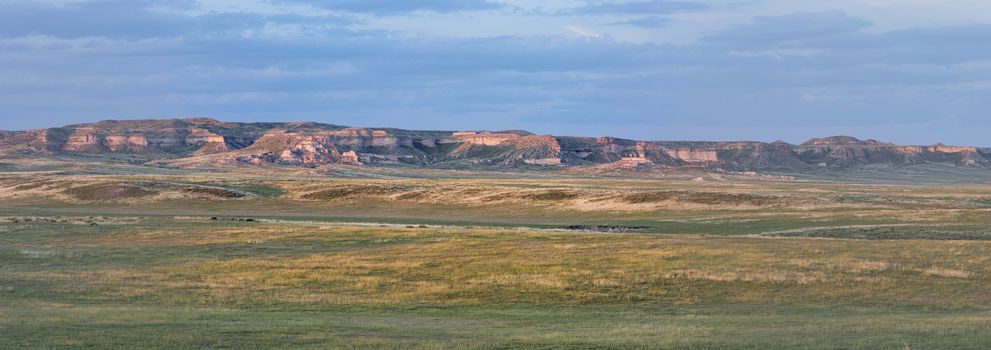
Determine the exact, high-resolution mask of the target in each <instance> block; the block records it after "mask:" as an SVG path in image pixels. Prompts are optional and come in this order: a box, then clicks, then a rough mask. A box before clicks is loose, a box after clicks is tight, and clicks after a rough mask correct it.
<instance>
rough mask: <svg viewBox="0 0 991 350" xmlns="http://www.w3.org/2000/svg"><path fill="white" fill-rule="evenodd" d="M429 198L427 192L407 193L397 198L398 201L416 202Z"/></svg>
mask: <svg viewBox="0 0 991 350" xmlns="http://www.w3.org/2000/svg"><path fill="white" fill-rule="evenodd" d="M426 196H427V192H425V191H416V192H406V193H403V194H401V195H399V196H397V197H396V199H398V200H404V201H407V200H416V199H420V198H423V197H426Z"/></svg>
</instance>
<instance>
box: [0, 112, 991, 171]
mask: <svg viewBox="0 0 991 350" xmlns="http://www.w3.org/2000/svg"><path fill="white" fill-rule="evenodd" d="M0 155H2V156H3V157H5V158H12V157H23V156H40V157H44V156H51V155H88V156H101V155H102V156H119V157H130V159H134V162H139V163H144V164H154V165H159V166H182V167H196V166H197V165H202V164H228V165H235V166H249V167H250V166H266V165H280V166H295V167H308V168H315V167H321V166H327V165H333V164H349V165H358V166H376V165H405V166H411V167H429V168H464V167H472V168H490V169H509V168H528V167H534V168H547V167H552V168H556V167H603V166H605V167H608V168H611V169H651V168H678V167H684V168H704V169H714V168H719V169H727V170H737V171H758V170H785V171H804V170H812V169H818V168H828V169H843V168H847V167H854V166H864V165H874V164H888V165H915V164H927V163H945V164H952V165H957V166H968V167H989V166H991V149H985V148H978V147H960V146H946V145H942V144H937V145H926V146H917V145H913V146H903V145H895V144H891V143H885V142H880V141H875V140H859V139H856V138H853V137H849V136H834V137H827V138H817V139H812V140H809V141H808V142H805V143H802V144H800V145H793V144H788V143H785V142H781V141H777V142H773V143H765V142H694V141H677V142H676V141H637V140H626V139H620V138H612V137H599V138H594V137H559V136H551V135H534V134H531V133H528V132H525V131H504V132H490V131H415V130H400V129H386V128H352V127H345V126H339V125H331V124H320V123H312V122H290V123H237V122H221V121H218V120H213V119H206V118H196V119H164V120H126V121H113V120H108V121H100V122H96V123H87V124H75V125H67V126H64V127H60V128H50V129H43V130H28V131H4V132H0Z"/></svg>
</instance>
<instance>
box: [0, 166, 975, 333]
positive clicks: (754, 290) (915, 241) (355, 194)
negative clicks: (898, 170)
mask: <svg viewBox="0 0 991 350" xmlns="http://www.w3.org/2000/svg"><path fill="white" fill-rule="evenodd" d="M0 213H2V214H0V339H2V341H0V343H2V344H0V348H39V349H42V348H43V349H51V348H163V349H177V348H178V349H181V348H234V349H240V348H314V349H315V348H369V349H371V348H374V349H378V348H395V349H442V348H453V349H508V348H537V349H548V348H555V349H556V348H579V349H582V348H623V349H627V348H645V349H646V348H651V349H653V348H661V349H664V348H669V349H685V348H687V349H724V348H726V349H766V348H802V349H850V348H852V349H981V348H987V347H988V346H991V345H989V343H988V340H987V339H989V338H991V293H989V292H988V291H989V290H991V261H989V260H991V232H989V231H988V227H991V226H989V224H991V186H987V185H982V184H944V185H921V184H912V183H903V184H855V183H842V182H824V181H818V182H804V181H765V180H747V179H721V178H715V179H712V178H710V179H707V181H704V182H703V181H689V180H686V179H610V178H581V177H563V178H559V179H554V180H551V179H547V178H539V177H525V176H520V177H516V178H510V177H490V178H487V177H484V176H477V177H473V178H453V177H437V178H389V179H382V178H377V179H370V178H364V179H339V178H337V179H328V178H325V177H306V176H301V177H294V178H288V177H276V176H263V175H254V174H244V175H240V176H234V175H229V174H211V173H188V174H187V173H183V174H170V173H156V174H128V175H108V174H85V173H83V174H79V173H58V172H35V173H25V172H18V173H4V174H2V175H0Z"/></svg>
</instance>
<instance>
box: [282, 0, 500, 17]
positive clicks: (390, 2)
mask: <svg viewBox="0 0 991 350" xmlns="http://www.w3.org/2000/svg"><path fill="white" fill-rule="evenodd" d="M281 2H290V3H301V4H308V5H312V6H314V7H319V8H325V9H329V10H334V11H345V12H354V13H369V14H380V15H397V14H402V13H409V12H414V11H430V12H438V13H447V12H458V11H478V10H495V9H500V8H503V7H505V5H504V4H502V3H499V2H495V1H489V0H323V1H307V0H282V1H281Z"/></svg>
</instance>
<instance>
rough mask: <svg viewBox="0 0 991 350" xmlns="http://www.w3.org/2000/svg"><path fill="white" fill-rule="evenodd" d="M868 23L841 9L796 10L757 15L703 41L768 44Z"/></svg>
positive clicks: (847, 30) (846, 30)
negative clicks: (823, 10)
mask: <svg viewBox="0 0 991 350" xmlns="http://www.w3.org/2000/svg"><path fill="white" fill-rule="evenodd" d="M869 26H871V22H869V21H867V20H864V19H861V18H856V17H851V16H849V15H847V14H846V12H843V11H827V12H798V13H793V14H790V15H784V16H763V17H757V18H755V19H754V21H753V22H752V23H749V24H745V25H740V26H737V27H734V28H731V29H730V30H726V31H722V32H719V33H715V34H712V35H709V36H707V37H706V38H705V40H707V41H717V42H725V43H734V44H740V45H749V44H758V45H769V44H775V43H782V42H791V41H801V40H808V39H815V38H822V37H828V36H836V35H841V34H848V33H853V32H856V31H859V30H861V29H864V28H867V27H869Z"/></svg>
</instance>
